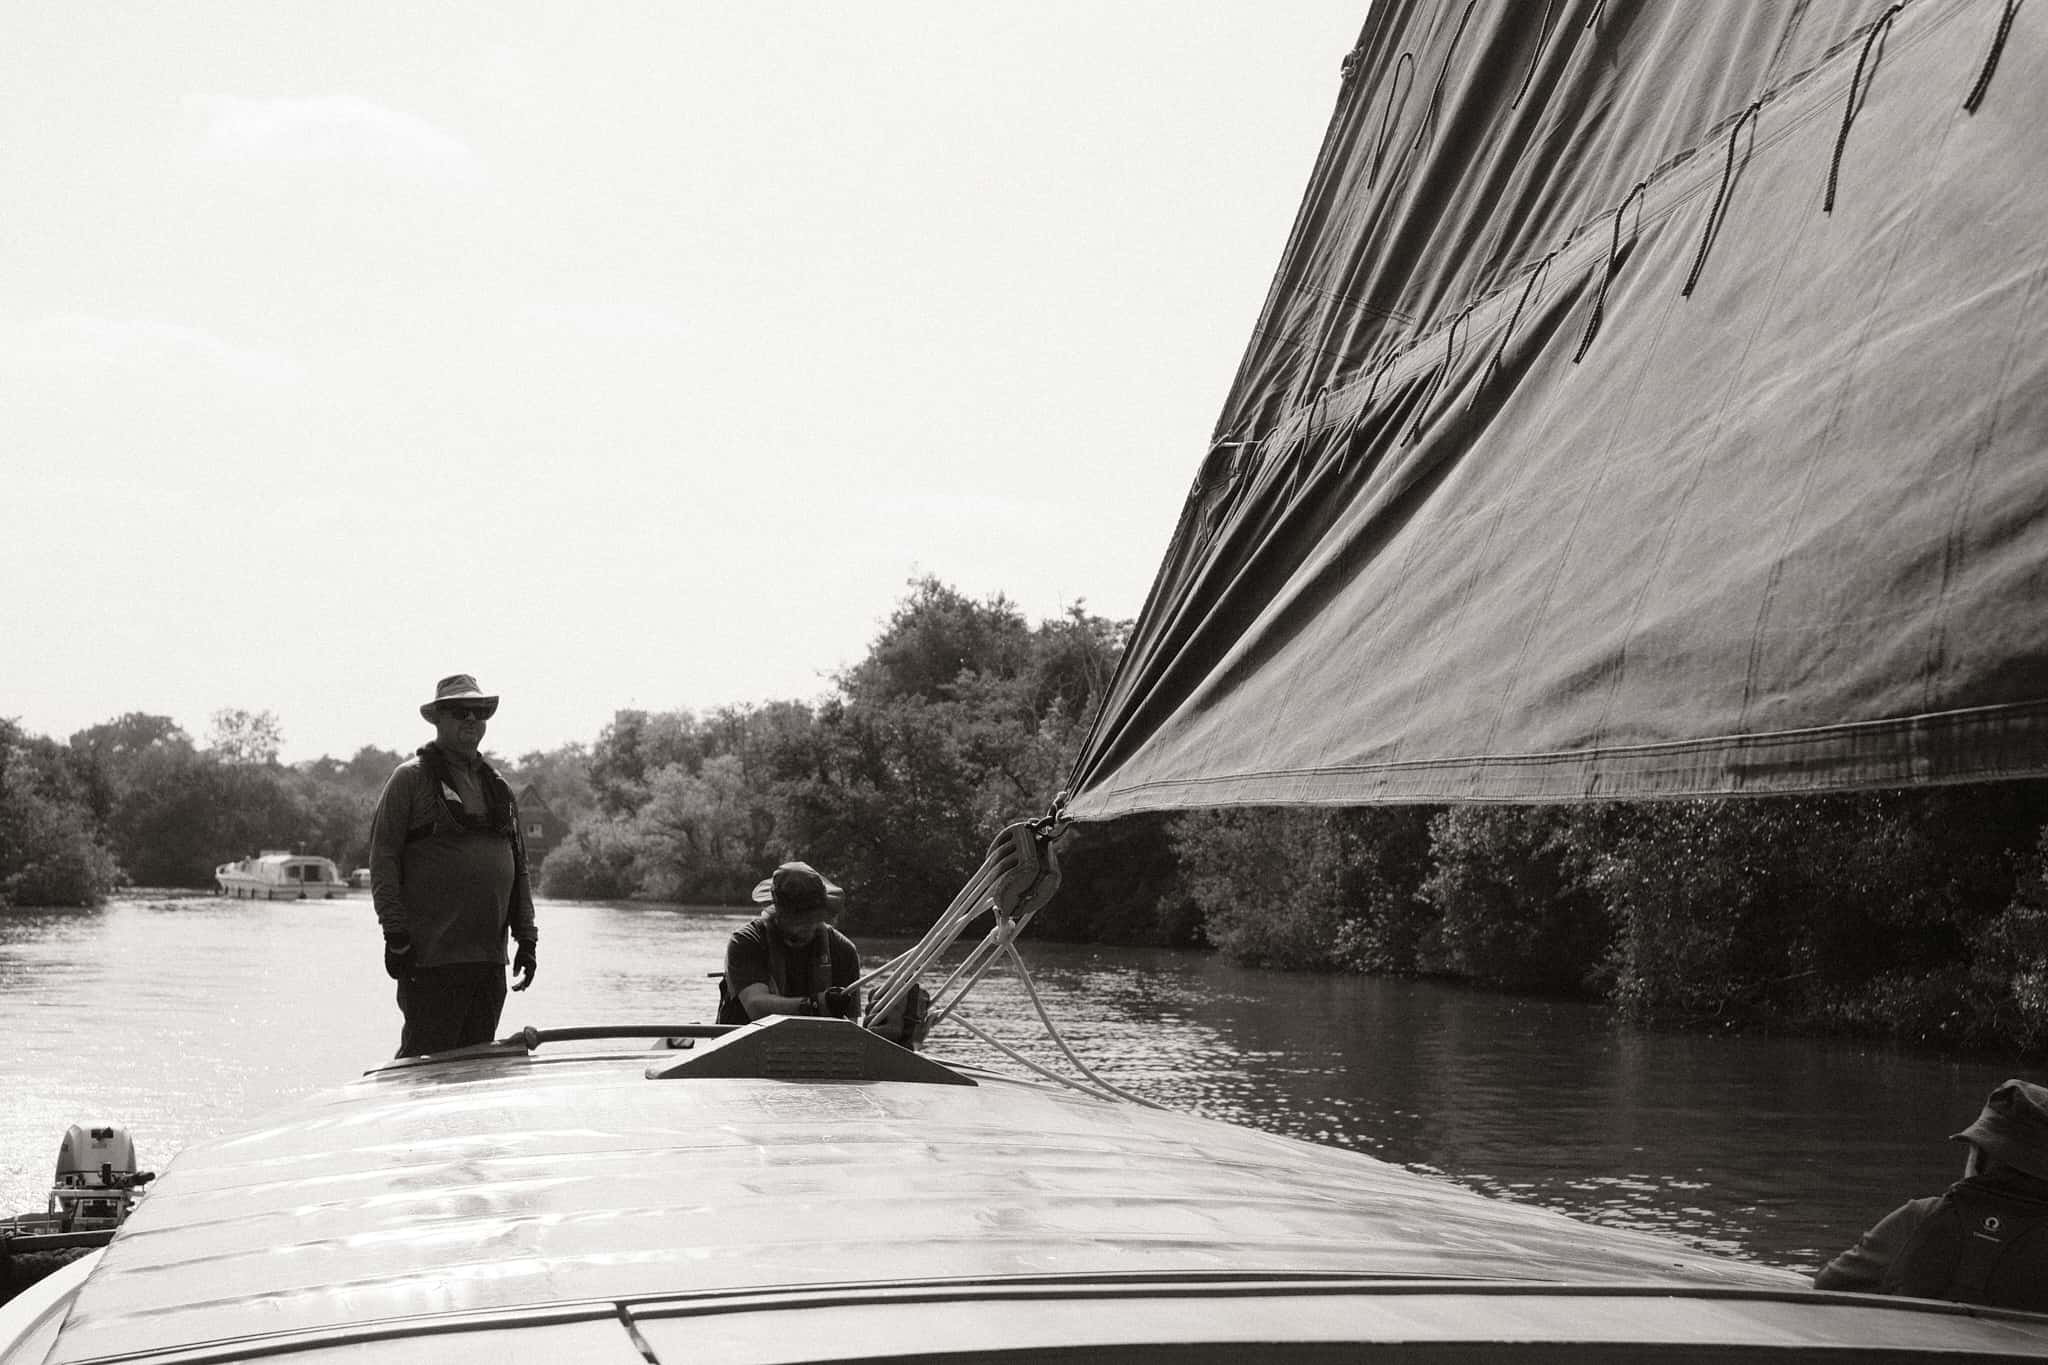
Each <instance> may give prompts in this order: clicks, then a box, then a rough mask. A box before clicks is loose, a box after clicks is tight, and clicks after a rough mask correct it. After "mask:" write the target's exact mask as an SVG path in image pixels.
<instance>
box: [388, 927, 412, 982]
mask: <svg viewBox="0 0 2048 1365" xmlns="http://www.w3.org/2000/svg"><path fill="white" fill-rule="evenodd" d="M384 975H386V976H388V977H390V978H391V979H392V980H393V981H403V980H405V979H406V978H407V977H408V976H411V975H412V935H411V934H408V933H407V932H405V930H403V929H398V930H394V931H393V932H391V933H388V934H386V935H384Z"/></svg>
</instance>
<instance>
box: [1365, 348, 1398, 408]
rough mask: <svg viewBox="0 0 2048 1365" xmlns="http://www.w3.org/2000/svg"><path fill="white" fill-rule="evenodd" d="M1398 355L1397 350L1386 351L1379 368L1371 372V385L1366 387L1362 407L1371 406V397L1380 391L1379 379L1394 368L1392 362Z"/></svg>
mask: <svg viewBox="0 0 2048 1365" xmlns="http://www.w3.org/2000/svg"><path fill="white" fill-rule="evenodd" d="M1400 354H1401V353H1400V351H1398V350H1391V351H1388V352H1387V354H1386V358H1385V359H1383V360H1381V361H1380V363H1379V368H1378V369H1376V370H1374V371H1373V372H1372V383H1370V384H1368V385H1367V386H1366V389H1365V403H1364V404H1363V405H1362V406H1363V407H1371V406H1372V400H1373V395H1374V394H1377V393H1378V392H1379V391H1380V377H1381V376H1382V375H1384V374H1386V372H1387V371H1388V370H1390V369H1392V368H1393V367H1394V361H1395V360H1396V359H1398V358H1399V356H1400Z"/></svg>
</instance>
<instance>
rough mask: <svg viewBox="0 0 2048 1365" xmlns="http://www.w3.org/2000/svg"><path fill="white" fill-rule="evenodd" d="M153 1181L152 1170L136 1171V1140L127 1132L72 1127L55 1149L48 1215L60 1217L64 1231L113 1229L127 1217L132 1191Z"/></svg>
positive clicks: (105, 1127) (97, 1126)
mask: <svg viewBox="0 0 2048 1365" xmlns="http://www.w3.org/2000/svg"><path fill="white" fill-rule="evenodd" d="M154 1179H156V1172H154V1171H138V1170H137V1169H136V1168H135V1141H134V1139H133V1138H131V1137H129V1136H128V1130H127V1129H125V1128H119V1127H116V1126H114V1125H113V1124H95V1125H92V1126H90V1127H87V1126H82V1125H80V1124H76V1123H74V1124H72V1125H71V1127H70V1128H68V1129H66V1130H65V1132H64V1141H63V1142H62V1143H60V1144H58V1147H57V1180H56V1187H55V1188H54V1189H52V1190H51V1191H50V1212H51V1213H54V1214H59V1215H61V1216H62V1217H63V1220H64V1230H65V1231H66V1232H83V1231H86V1230H88V1229H91V1228H110V1227H114V1226H116V1225H117V1224H119V1223H120V1221H121V1220H122V1219H123V1218H126V1217H127V1216H128V1210H129V1208H130V1207H131V1206H132V1205H133V1204H134V1203H135V1196H136V1192H137V1191H138V1190H140V1189H141V1188H142V1187H143V1186H144V1185H146V1184H148V1183H149V1182H150V1181H152V1180H154Z"/></svg>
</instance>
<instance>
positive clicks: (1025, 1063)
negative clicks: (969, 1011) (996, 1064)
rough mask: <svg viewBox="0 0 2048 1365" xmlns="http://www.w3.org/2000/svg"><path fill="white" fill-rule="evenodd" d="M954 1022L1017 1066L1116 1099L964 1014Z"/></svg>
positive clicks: (1071, 1087) (1096, 1095) (1087, 1092)
mask: <svg viewBox="0 0 2048 1365" xmlns="http://www.w3.org/2000/svg"><path fill="white" fill-rule="evenodd" d="M953 1022H954V1023H956V1024H958V1025H959V1026H960V1027H961V1028H964V1029H966V1030H967V1031H968V1032H969V1033H971V1034H973V1035H974V1036H975V1037H977V1038H979V1039H981V1041H982V1042H984V1043H987V1044H988V1045H989V1046H990V1047H992V1048H994V1049H995V1050H996V1051H998V1052H1000V1053H1002V1054H1003V1055H1004V1056H1005V1057H1008V1058H1009V1059H1010V1060H1011V1061H1013V1062H1015V1063H1017V1065H1019V1066H1021V1067H1024V1068H1026V1069H1028V1070H1031V1071H1035V1072H1037V1073H1038V1074H1039V1075H1041V1076H1043V1077H1045V1078H1046V1079H1047V1080H1049V1081H1058V1082H1059V1083H1060V1084H1061V1085H1064V1086H1065V1087H1067V1089H1069V1090H1078V1091H1080V1092H1081V1093H1082V1094H1084V1095H1088V1096H1091V1097H1093V1098H1095V1099H1098V1100H1108V1099H1115V1098H1116V1096H1114V1095H1110V1094H1106V1093H1104V1092H1102V1091H1099V1090H1093V1089H1090V1088H1089V1087H1088V1086H1085V1085H1083V1084H1082V1083H1081V1082H1079V1081H1077V1080H1075V1079H1074V1078H1073V1077H1072V1076H1062V1075H1061V1074H1060V1073H1059V1072H1057V1071H1054V1070H1052V1069H1051V1068H1050V1067H1044V1066H1040V1065H1039V1064H1038V1063H1037V1062H1034V1061H1032V1060H1031V1059H1030V1058H1029V1057H1026V1056H1025V1055H1024V1054H1023V1053H1021V1052H1019V1051H1017V1049H1016V1048H1013V1047H1011V1046H1010V1045H1009V1044H1007V1043H1004V1042H1002V1041H1001V1040H999V1039H997V1038H994V1037H992V1036H990V1035H989V1034H988V1033H987V1032H985V1031H983V1030H981V1029H978V1028H976V1027H975V1026H974V1024H973V1022H972V1021H970V1020H969V1019H968V1017H967V1016H966V1015H964V1014H962V1015H957V1016H955V1017H954V1020H953ZM1138 1103H1139V1104H1147V1103H1148V1102H1147V1101H1145V1100H1139V1101H1138ZM1150 1107H1151V1108H1154V1109H1157V1108H1158V1107H1159V1106H1158V1105H1156V1104H1154V1105H1151V1106H1150Z"/></svg>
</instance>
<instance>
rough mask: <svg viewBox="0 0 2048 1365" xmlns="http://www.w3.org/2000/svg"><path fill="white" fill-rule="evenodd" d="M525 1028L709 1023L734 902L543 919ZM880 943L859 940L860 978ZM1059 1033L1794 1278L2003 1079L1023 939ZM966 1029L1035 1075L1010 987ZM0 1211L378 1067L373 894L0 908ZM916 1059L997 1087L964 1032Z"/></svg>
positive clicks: (1242, 1102) (1907, 1183)
mask: <svg viewBox="0 0 2048 1365" xmlns="http://www.w3.org/2000/svg"><path fill="white" fill-rule="evenodd" d="M539 915H540V923H541V932H542V941H541V971H540V974H539V977H538V979H537V980H536V982H535V984H534V986H533V988H532V989H531V990H530V991H528V992H526V993H525V994H523V995H515V996H512V997H511V999H510V1001H509V1002H508V1004H507V1006H506V1010H505V1017H504V1025H505V1031H510V1030H512V1029H514V1028H517V1027H518V1026H520V1025H523V1024H539V1025H556V1024H566V1023H591V1022H640V1021H652V1022H688V1021H695V1020H702V1019H709V1018H710V1017H711V1014H712V1012H713V1010H714V1008H715V993H716V988H715V986H714V984H713V983H712V982H711V981H710V980H709V979H708V975H707V974H708V973H711V972H715V971H717V970H718V969H719V967H720V965H721V962H722V957H723V951H724V943H725V938H726V936H727V935H728V934H729V933H730V932H731V931H732V929H733V928H734V927H735V926H736V925H738V924H739V923H740V922H741V921H742V920H743V919H744V918H745V913H744V912H742V911H737V910H720V909H699V908H684V907H654V906H640V905H632V906H624V905H604V904H588V903H577V902H542V904H541V906H540V910H539ZM901 946H902V945H901V944H892V943H881V942H876V943H863V944H862V948H863V950H864V956H866V957H867V958H868V959H869V960H870V961H871V962H879V961H881V960H882V959H883V958H884V957H886V956H887V954H888V953H889V952H892V951H895V950H897V949H898V948H900V947H901ZM1025 956H1026V958H1027V960H1028V962H1029V964H1030V968H1031V973H1032V978H1033V981H1034V982H1035V983H1036V985H1037V987H1038V990H1039V993H1040V995H1041V997H1042V998H1043V999H1044V1000H1045V1002H1046V1005H1047V1007H1048V1010H1049V1012H1050V1013H1051V1014H1052V1017H1053V1019H1054V1021H1055V1023H1056V1024H1058V1025H1059V1027H1060V1030H1061V1034H1062V1036H1063V1037H1064V1038H1065V1039H1066V1040H1067V1042H1068V1044H1069V1045H1070V1046H1071V1047H1072V1048H1073V1049H1074V1051H1075V1052H1076V1053H1077V1054H1078V1055H1079V1056H1081V1058H1082V1059H1083V1060H1084V1061H1086V1062H1087V1064H1088V1065H1089V1066H1090V1067H1091V1068H1093V1069H1094V1070H1095V1071H1096V1072H1097V1073H1098V1074H1099V1075H1100V1076H1102V1078H1103V1079H1105V1080H1107V1081H1109V1082H1111V1083H1112V1084H1115V1085H1117V1086H1119V1087H1121V1088H1123V1089H1125V1090H1128V1091H1131V1092H1133V1093H1136V1094H1138V1095H1141V1096H1143V1097H1145V1098H1147V1099H1150V1100H1153V1101H1156V1102H1158V1103H1161V1104H1164V1105H1167V1106H1169V1107H1173V1108H1178V1109H1183V1110H1188V1111H1192V1112H1196V1113H1200V1114H1204V1115H1208V1116H1210V1117H1214V1118H1221V1119H1227V1120H1230V1121H1232V1122H1236V1123H1242V1124H1247V1125H1250V1126H1253V1127H1257V1128H1263V1129H1267V1130H1269V1131H1272V1132H1276V1133H1283V1134H1286V1135H1288V1136H1291V1137H1298V1138H1304V1139H1307V1140H1309V1141H1313V1142H1322V1143H1329V1144H1332V1145H1335V1146H1340V1147H1347V1148H1351V1149H1354V1150H1357V1151H1361V1152H1365V1153H1368V1154H1370V1155H1372V1156H1376V1157H1380V1158H1382V1159H1384V1160H1387V1161H1392V1162H1396V1163H1399V1164H1400V1165H1403V1166H1407V1167H1410V1168H1413V1169H1416V1170H1423V1171H1429V1172H1433V1173H1437V1174H1441V1175H1443V1176H1446V1177H1448V1178H1450V1179H1452V1180H1455V1181H1457V1182H1459V1183H1461V1184H1464V1185H1468V1186H1471V1187H1472V1188H1475V1189H1478V1190H1481V1191H1484V1192H1486V1193H1489V1194H1495V1195H1499V1196H1502V1197H1505V1198H1508V1199H1517V1200H1524V1201H1528V1202H1533V1203H1537V1204H1542V1205H1545V1206H1548V1207H1551V1208H1556V1209H1560V1210H1563V1211H1565V1212H1568V1213H1572V1214H1576V1215H1578V1216H1580V1217H1583V1218H1588V1219H1592V1220H1595V1221H1598V1222H1603V1223H1610V1224H1615V1225H1619V1226H1625V1227H1632V1228H1638V1229H1646V1230H1655V1231H1662V1232H1665V1233H1667V1234H1670V1235H1673V1236H1676V1237H1678V1238H1680V1239H1682V1240H1684V1241H1686V1242H1688V1243H1690V1244H1692V1245H1694V1246H1697V1247H1702V1248H1706V1249H1709V1250H1715V1251H1722V1252H1728V1253H1732V1254H1736V1255H1741V1256H1745V1257H1749V1258H1752V1259H1756V1260H1761V1261H1766V1262H1769V1263H1772V1264H1776V1265H1782V1266H1790V1267H1794V1268H1798V1269H1809V1270H1810V1269H1812V1268H1814V1267H1815V1266H1817V1265H1818V1264H1819V1263H1820V1262H1822V1261H1824V1260H1826V1259H1827V1258H1828V1257H1829V1256H1831V1255H1833V1254H1834V1253H1835V1252H1836V1251H1838V1250H1840V1249H1841V1248H1842V1247H1844V1246H1846V1245H1848V1244H1849V1243H1850V1242H1852V1241H1853V1240H1854V1239H1855V1237H1856V1235H1857V1233H1858V1232H1859V1231H1861V1230H1862V1229H1863V1228H1864V1227H1865V1226H1867V1225H1868V1224H1869V1223H1871V1222H1874V1221H1875V1220H1876V1219H1877V1217H1878V1216H1880V1215H1881V1214H1883V1213H1885V1212H1887V1211H1888V1210H1890V1209H1891V1208H1892V1207H1893V1206H1895V1205H1896V1204H1898V1203H1900V1202H1901V1201H1903V1200H1904V1199H1905V1198H1907V1197H1909V1196H1912V1195H1919V1194H1930V1193H1935V1192H1938V1191H1939V1190H1940V1189H1941V1188H1942V1187H1943V1186H1945V1185H1946V1184H1947V1183H1948V1182H1949V1181H1951V1180H1953V1179H1955V1178H1956V1176H1957V1174H1958V1173H1959V1170H1960V1165H1961V1147H1960V1145H1959V1144H1951V1143H1947V1142H1945V1141H1943V1139H1944V1138H1945V1137H1946V1135H1947V1134H1949V1133H1952V1132H1954V1131H1956V1130H1957V1129H1959V1128H1961V1127H1962V1126H1963V1125H1964V1124H1965V1123H1967V1122H1968V1121H1969V1119H1970V1118H1971V1117H1973V1116H1974V1115H1975V1113H1976V1112H1977V1109H1978V1107H1979V1105H1980V1104H1981V1103H1982V1100H1983V1097H1984V1095H1985V1094H1986V1093H1987V1092H1988V1091H1989V1090H1990V1089H1991V1087H1992V1086H1993V1085H1995V1084H1996V1083H1997V1082H1999V1081H2001V1080H2003V1079H2005V1078H2006V1077H2007V1076H2010V1075H2027V1076H2029V1078H2038V1077H2037V1076H2036V1074H2035V1073H2033V1072H2029V1071H2025V1070H2023V1069H2022V1068H2021V1066H2020V1065H2019V1064H2018V1063H2015V1062H2010V1061H1999V1060H1997V1059H1985V1058H1966V1059H1954V1058H1944V1057H1940V1056H1934V1055H1927V1054H1920V1053H1913V1052H1906V1051H1900V1050H1896V1049H1888V1048H1881V1047H1874V1046H1866V1045H1855V1044H1845V1043H1839V1042H1827V1041H1815V1040H1807V1039H1779V1038H1755V1037H1709V1036H1701V1035H1697V1034H1683V1035H1674V1034H1648V1033H1640V1032H1635V1031H1632V1030H1629V1029H1627V1028H1625V1027H1621V1026H1618V1025H1616V1024H1615V1023H1613V1022H1612V1021H1611V1020H1610V1018H1609V1017H1608V1016H1607V1014H1606V1013H1605V1012H1604V1011H1602V1010H1601V1009H1599V1008H1597V1007H1594V1006H1588V1005H1583V1004H1577V1003H1569V1002H1559V1001H1551V1000H1536V999H1525V998H1516V997H1507V996H1498V995H1492V994H1486V993H1482V992H1476V991H1467V990H1462V989H1458V988H1454V987H1447V986H1442V985H1435V984H1430V983H1417V982H1389V981H1376V980H1369V979H1364V978H1357V977H1315V976H1302V975H1296V974H1290V973H1281V972H1266V971H1257V970H1250V969H1246V968H1240V967H1233V966H1231V965H1230V964H1228V963H1226V962H1223V961H1221V960H1220V959H1218V958H1216V957H1214V956H1211V955H1207V954H1200V953H1187V952H1175V951H1170V950H1147V949H1128V948H1101V947H1093V946H1077V945H1066V944H1055V943H1027V944H1026V945H1025ZM967 1013H968V1014H969V1015H970V1017H972V1018H973V1020H974V1021H975V1022H976V1024H977V1025H978V1026H980V1027H982V1028H984V1029H986V1030H988V1031H989V1032H990V1033H992V1034H994V1035H995V1036H997V1037H999V1038H1002V1039H1003V1040H1004V1041H1006V1042H1010V1043H1012V1044H1013V1045H1016V1046H1019V1047H1020V1050H1023V1051H1025V1052H1026V1053H1027V1055H1030V1056H1032V1057H1033V1058H1034V1059H1036V1060H1041V1061H1044V1062H1046V1063H1048V1064H1050V1063H1052V1062H1054V1061H1055V1060H1056V1053H1055V1051H1054V1050H1053V1049H1052V1048H1051V1047H1050V1046H1049V1045H1048V1044H1046V1043H1045V1042H1044V1041H1043V1040H1044V1033H1043V1030H1042V1029H1041V1028H1040V1027H1039V1026H1038V1025H1037V1023H1036V1016H1035V1014H1034V1013H1033V1012H1032V1011H1031V1008H1030V1005H1029V1002H1028V999H1027V998H1026V996H1025V994H1024V992H1023V991H1022V989H1021V988H1020V987H1019V986H1018V985H1017V984H1016V983H1015V982H1014V981H1012V980H1010V979H1008V978H1004V977H996V978H991V979H990V980H988V981H985V982H984V983H983V984H982V985H981V986H980V987H979V988H977V990H976V991H975V993H974V995H973V996H972V997H971V998H970V1000H969V1001H968V1006H967ZM0 1030H4V1037H5V1040H6V1043H5V1047H4V1050H0V1213H9V1212H16V1211H20V1210H25V1209H30V1208H40V1207H41V1206H42V1202H43V1199H44V1197H45V1194H46V1192H47V1190H48V1186H49V1178H50V1171H51V1163H52V1161H53V1159H54V1157H55V1154H56V1146H57V1141H58V1139H59V1137H60V1136H61V1135H62V1133H63V1131H64V1128H65V1127H66V1126H67V1125H68V1124H71V1123H74V1122H114V1123H120V1124H124V1125H126V1126H127V1128H128V1129H129V1131H130V1132H131V1134H132V1135H133V1136H134V1138H135V1141H136V1146H137V1150H138V1152H139V1154H140V1156H141V1158H142V1162H143V1165H144V1166H145V1168H150V1169H161V1168H162V1166H163V1164H164V1163H165V1162H167V1161H168V1160H169V1159H170V1158H171V1157H172V1156H173V1155H174V1154H175V1153H176V1152H177V1150H178V1149H179V1148H180V1147H182V1146H183V1145H184V1144H186V1143H188V1142H191V1141H194V1140H197V1139H201V1138H205V1137H208V1136H211V1135H213V1134H216V1133H218V1132H221V1131H223V1130H224V1129H226V1128H228V1127H230V1126H232V1125H234V1124H235V1123H237V1122H238V1121H239V1120H242V1119H245V1118H248V1117H250V1116H253V1115H255V1114H258V1113H260V1112H261V1111H263V1110H264V1109H267V1108H270V1107H272V1106H275V1105H277V1104H279V1103H281V1102H283V1101H286V1100H289V1099H292V1098H295V1097H297V1096H300V1095H304V1094H307V1093H309V1092H311V1091H313V1090H317V1089H321V1088H324V1087H327V1086H332V1085H337V1084H340V1083H342V1082H344V1081H347V1080H349V1079H350V1078H352V1077H354V1076H355V1075H357V1074H359V1073H360V1072H361V1071H362V1070H364V1069H365V1068H366V1067H369V1066H372V1065H374V1064H376V1063H377V1062H378V1061H379V1060H381V1059H383V1058H385V1057H388V1056H389V1055H390V1054H391V1051H392V1049H393V1048H394V1047H395V1046H396V1043H397V1037H398V1013H397V1007H396V1005H395V1004H394V1003H393V1000H392V987H391V983H390V982H389V981H388V980H387V979H386V978H385V976H384V974H383V970H382V967H381V964H380V958H379V942H378V938H377V934H376V931H375V928H374V924H373V920H372V917H371V912H370V907H369V903H368V898H367V896H366V895H364V894H362V893H358V894H357V895H355V896H353V897H351V898H348V899H344V900H337V901H325V902H322V901H306V902H278V903H275V904H267V903H261V902H248V901H225V900H220V899H217V898H211V897H193V896H181V897H128V898H123V899H120V900H117V901H115V902H113V903H112V904H109V905H107V906H105V907H102V908H99V909H90V910H17V911H14V912H11V913H10V912H0ZM930 1048H931V1050H932V1051H934V1052H935V1053H939V1054H941V1055H946V1056H952V1057H958V1058H960V1059H963V1060H968V1061H975V1062H985V1063H990V1064H995V1065H999V1066H1002V1067H1004V1068H1005V1069H1011V1070H1014V1069H1015V1067H1014V1066H1012V1065H1011V1064H1010V1063H1008V1062H1006V1061H1005V1060H1004V1059H1002V1058H1001V1057H1000V1056H999V1055H998V1054H996V1053H994V1052H993V1051H991V1050H989V1049H987V1048H986V1047H985V1046H984V1045H982V1044H980V1043H978V1042H976V1041H975V1040H974V1039H972V1038H971V1037H969V1036H967V1035H965V1034H964V1033H962V1032H960V1031H959V1030H957V1029H955V1030H945V1029H942V1030H940V1031H939V1032H938V1033H936V1034H935V1035H934V1037H933V1039H932V1040H931V1044H930Z"/></svg>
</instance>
